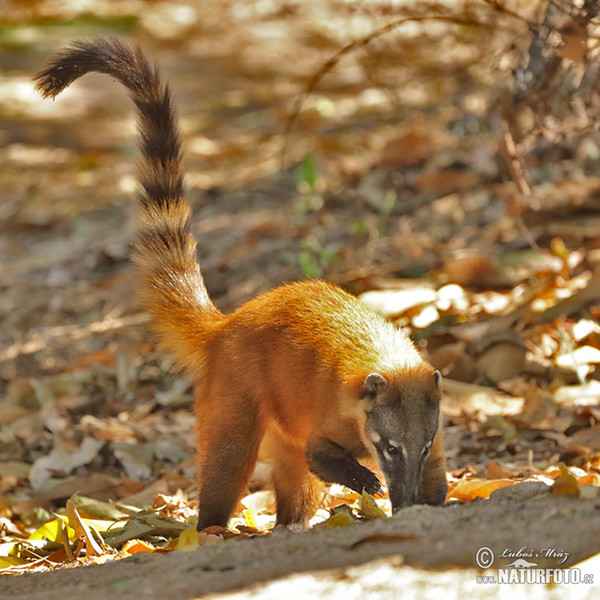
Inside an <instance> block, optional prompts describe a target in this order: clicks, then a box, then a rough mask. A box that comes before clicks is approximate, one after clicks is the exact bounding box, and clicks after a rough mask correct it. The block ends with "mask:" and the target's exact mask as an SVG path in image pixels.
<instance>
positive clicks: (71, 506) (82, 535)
mask: <svg viewBox="0 0 600 600" xmlns="http://www.w3.org/2000/svg"><path fill="white" fill-rule="evenodd" d="M67 517H68V518H69V525H70V527H71V528H72V529H73V530H74V531H75V537H77V538H79V539H80V540H83V542H84V544H85V550H86V556H102V555H103V554H105V552H104V549H103V548H102V546H101V545H100V544H99V543H98V542H97V541H96V540H95V539H94V535H93V533H92V529H91V528H90V527H89V526H88V525H87V524H86V523H85V521H84V520H83V519H82V518H81V516H80V515H79V513H78V512H77V509H76V508H75V503H74V502H73V500H71V499H70V498H69V499H68V500H67Z"/></svg>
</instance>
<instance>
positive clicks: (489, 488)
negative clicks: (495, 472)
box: [446, 477, 517, 502]
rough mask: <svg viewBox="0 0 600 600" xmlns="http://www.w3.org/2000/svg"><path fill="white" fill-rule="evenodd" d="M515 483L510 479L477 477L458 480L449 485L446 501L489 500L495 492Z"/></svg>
mask: <svg viewBox="0 0 600 600" xmlns="http://www.w3.org/2000/svg"><path fill="white" fill-rule="evenodd" d="M515 483H517V481H515V480H511V479H493V480H489V479H481V478H478V477H472V478H464V479H459V480H458V481H457V482H456V483H455V484H454V485H450V487H449V489H448V494H447V496H446V500H458V501H459V502H468V501H470V500H474V499H475V498H489V497H490V494H491V493H492V492H494V491H495V490H498V489H500V488H503V487H506V486H508V485H514V484H515Z"/></svg>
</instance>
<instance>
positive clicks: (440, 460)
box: [417, 431, 448, 505]
mask: <svg viewBox="0 0 600 600" xmlns="http://www.w3.org/2000/svg"><path fill="white" fill-rule="evenodd" d="M447 493H448V480H447V478H446V457H445V456H444V445H443V438H442V433H441V431H438V434H437V435H436V437H435V439H434V440H433V444H432V446H431V450H430V452H429V456H428V457H427V459H426V460H425V464H424V465H423V474H422V476H421V485H420V487H419V494H418V496H417V502H418V503H419V504H433V505H440V504H444V502H445V501H446V494H447Z"/></svg>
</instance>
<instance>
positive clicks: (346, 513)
mask: <svg viewBox="0 0 600 600" xmlns="http://www.w3.org/2000/svg"><path fill="white" fill-rule="evenodd" d="M352 523H354V517H353V516H352V513H351V512H350V508H349V507H348V506H339V507H338V508H334V509H333V514H332V515H331V516H330V517H329V519H327V521H325V523H324V525H325V527H326V528H327V529H331V528H332V527H348V525H351V524H352Z"/></svg>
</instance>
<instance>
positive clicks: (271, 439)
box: [265, 434, 324, 530]
mask: <svg viewBox="0 0 600 600" xmlns="http://www.w3.org/2000/svg"><path fill="white" fill-rule="evenodd" d="M265 450H266V451H267V453H268V455H269V461H270V463H271V466H272V477H273V486H274V488H275V497H276V500H277V524H278V525H286V526H291V527H292V528H297V529H300V530H302V529H305V528H307V527H308V522H309V520H310V518H311V517H312V516H313V515H314V514H315V511H316V510H317V508H318V506H319V503H320V501H321V498H322V493H323V487H324V486H323V483H322V482H321V481H320V480H319V479H318V478H317V477H315V476H314V475H313V474H312V473H311V472H310V471H309V469H308V465H307V463H306V458H305V456H304V451H303V449H302V448H301V447H299V446H297V445H296V444H293V443H292V442H291V441H288V440H286V439H285V438H284V437H283V436H281V435H279V434H273V435H269V436H268V439H267V440H266V443H265Z"/></svg>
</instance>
